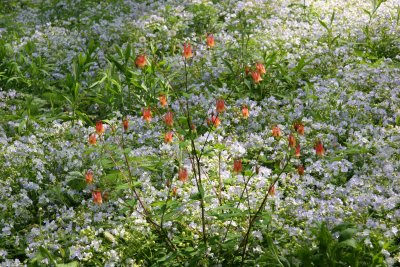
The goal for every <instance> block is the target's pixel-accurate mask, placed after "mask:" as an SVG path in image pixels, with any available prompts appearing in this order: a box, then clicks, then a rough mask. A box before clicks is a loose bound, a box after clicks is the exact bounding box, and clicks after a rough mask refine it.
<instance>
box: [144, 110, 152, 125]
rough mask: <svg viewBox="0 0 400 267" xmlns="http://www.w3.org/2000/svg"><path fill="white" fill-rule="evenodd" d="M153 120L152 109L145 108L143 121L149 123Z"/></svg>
mask: <svg viewBox="0 0 400 267" xmlns="http://www.w3.org/2000/svg"><path fill="white" fill-rule="evenodd" d="M151 118H152V117H151V109H150V108H149V107H147V108H143V119H144V120H145V121H147V122H150V121H151Z"/></svg>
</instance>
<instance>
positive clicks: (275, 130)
mask: <svg viewBox="0 0 400 267" xmlns="http://www.w3.org/2000/svg"><path fill="white" fill-rule="evenodd" d="M272 136H273V137H280V136H282V131H281V129H280V128H279V127H278V125H275V126H274V127H273V128H272Z"/></svg>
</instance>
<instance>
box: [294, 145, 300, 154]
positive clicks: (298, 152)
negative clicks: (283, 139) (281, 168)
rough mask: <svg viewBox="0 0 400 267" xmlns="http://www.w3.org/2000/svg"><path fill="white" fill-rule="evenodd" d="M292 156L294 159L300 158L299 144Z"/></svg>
mask: <svg viewBox="0 0 400 267" xmlns="http://www.w3.org/2000/svg"><path fill="white" fill-rule="evenodd" d="M294 155H295V156H296V157H300V144H298V145H297V146H296V151H295V153H294Z"/></svg>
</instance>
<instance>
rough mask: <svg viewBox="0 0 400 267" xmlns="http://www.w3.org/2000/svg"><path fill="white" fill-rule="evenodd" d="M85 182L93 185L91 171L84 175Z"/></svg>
mask: <svg viewBox="0 0 400 267" xmlns="http://www.w3.org/2000/svg"><path fill="white" fill-rule="evenodd" d="M85 181H86V183H87V184H92V183H93V171H92V170H90V169H89V170H87V172H86V174H85Z"/></svg>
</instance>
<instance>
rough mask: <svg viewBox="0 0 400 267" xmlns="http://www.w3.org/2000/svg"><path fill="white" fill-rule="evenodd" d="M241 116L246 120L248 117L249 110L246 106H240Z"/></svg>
mask: <svg viewBox="0 0 400 267" xmlns="http://www.w3.org/2000/svg"><path fill="white" fill-rule="evenodd" d="M242 116H243V118H245V119H247V118H248V117H249V116H250V113H249V108H248V107H247V106H246V105H243V106H242Z"/></svg>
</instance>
